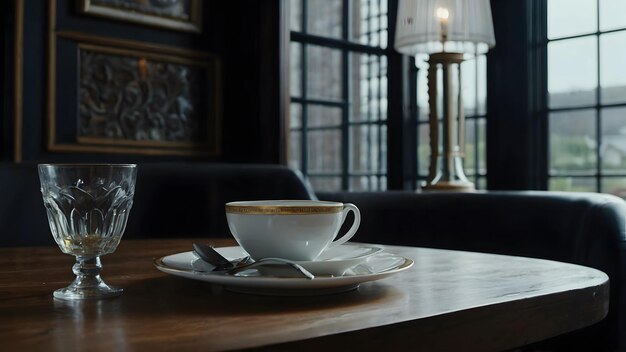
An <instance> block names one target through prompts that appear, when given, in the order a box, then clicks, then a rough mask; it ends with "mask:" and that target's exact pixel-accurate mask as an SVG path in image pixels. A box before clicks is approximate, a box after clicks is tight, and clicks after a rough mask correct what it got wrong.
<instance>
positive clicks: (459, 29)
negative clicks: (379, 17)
mask: <svg viewBox="0 0 626 352" xmlns="http://www.w3.org/2000/svg"><path fill="white" fill-rule="evenodd" d="M444 35H445V44H443V45H442V39H443V38H444ZM495 44H496V39H495V37H494V34H493V22H492V20H491V8H490V6H489V0H400V3H399V4H398V23H397V27H396V40H395V48H396V50H397V51H399V52H400V53H403V54H408V55H415V54H419V53H424V54H431V53H437V52H442V51H446V52H457V53H467V54H482V53H485V52H487V50H489V48H492V47H493V46H494V45H495Z"/></svg>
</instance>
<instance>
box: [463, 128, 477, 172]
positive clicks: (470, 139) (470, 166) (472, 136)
mask: <svg viewBox="0 0 626 352" xmlns="http://www.w3.org/2000/svg"><path fill="white" fill-rule="evenodd" d="M476 128H477V126H476V121H475V120H474V119H467V120H466V121H465V148H464V152H465V158H464V160H463V161H464V162H463V168H464V170H465V174H466V175H468V176H470V175H475V174H476V148H477V147H478V145H477V140H476Z"/></svg>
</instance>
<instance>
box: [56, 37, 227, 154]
mask: <svg viewBox="0 0 626 352" xmlns="http://www.w3.org/2000/svg"><path fill="white" fill-rule="evenodd" d="M57 54H60V55H63V57H66V58H67V57H68V55H69V57H73V58H74V59H71V60H56V58H57ZM219 66H220V60H219V59H218V57H216V56H215V55H212V54H209V53H205V52H200V51H194V50H188V49H181V48H176V47H169V46H163V45H158V44H153V43H143V42H135V41H130V40H121V39H116V38H108V37H100V36H92V35H87V34H82V33H76V32H63V31H60V32H57V33H56V35H55V36H54V39H53V45H51V52H50V60H49V71H48V124H47V129H48V132H47V135H48V150H49V151H53V152H78V153H117V154H144V155H181V156H185V155H186V156H217V155H219V154H220V145H221V143H220V142H221V130H220V127H221V104H220V101H221V83H220V68H219ZM104 72H106V74H105V73H104ZM61 74H62V75H63V77H64V78H63V79H62V80H60V79H57V76H60V75H61ZM103 74H104V76H106V77H104V76H103ZM73 82H76V83H73ZM118 95H119V96H118ZM102 97H105V98H102ZM180 114H183V115H180Z"/></svg>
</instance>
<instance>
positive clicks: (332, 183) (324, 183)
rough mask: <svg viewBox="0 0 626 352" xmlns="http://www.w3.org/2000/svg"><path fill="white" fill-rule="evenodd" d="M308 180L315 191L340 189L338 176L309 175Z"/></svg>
mask: <svg viewBox="0 0 626 352" xmlns="http://www.w3.org/2000/svg"><path fill="white" fill-rule="evenodd" d="M309 182H311V186H313V189H314V190H315V191H317V192H325V191H338V190H340V189H341V178H340V177H328V176H310V177H309Z"/></svg>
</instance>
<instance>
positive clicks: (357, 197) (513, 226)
mask: <svg viewBox="0 0 626 352" xmlns="http://www.w3.org/2000/svg"><path fill="white" fill-rule="evenodd" d="M0 185H1V186H0V194H1V197H0V246H5V247H6V246H32V245H52V244H54V242H53V240H52V238H51V235H50V230H49V229H48V224H47V220H46V214H45V209H44V207H43V204H42V201H41V195H40V193H39V180H38V176H37V169H36V165H33V164H2V165H0ZM315 198H319V199H324V200H336V201H343V202H351V203H354V204H356V205H357V206H358V207H359V208H360V209H361V213H362V224H361V227H360V229H359V231H358V232H357V235H356V236H355V237H354V239H353V241H359V242H375V243H383V244H400V245H410V246H425V247H435V248H446V249H458V250H469V251H480V252H490V253H498V254H508V255H519V256H528V257H536V258H544V259H551V260H558V261H563V262H570V263H576V264H581V265H585V266H589V267H593V268H597V269H599V270H602V271H604V272H605V273H607V274H608V275H609V277H610V280H611V282H610V285H611V301H610V307H609V313H608V316H607V317H606V318H605V319H604V320H603V321H602V322H600V323H598V324H596V325H594V326H591V327H589V328H585V329H583V330H580V331H576V332H573V333H570V334H567V335H564V336H561V337H558V338H555V339H552V340H549V341H544V342H542V343H540V344H537V345H533V346H529V347H528V349H540V350H544V349H545V350H551V349H555V350H593V351H599V350H605V351H609V350H617V349H626V301H625V300H626V263H625V261H626V247H625V239H626V202H624V201H623V200H622V199H620V198H617V197H613V196H609V195H601V194H591V193H557V192H476V193H414V192H384V193H372V192H368V193H348V192H338V193H317V194H315V193H313V192H312V190H311V189H310V187H308V185H307V183H306V182H304V181H303V180H302V178H301V177H300V175H299V174H298V173H296V172H294V171H293V170H291V169H289V168H286V167H283V166H275V165H241V164H239V165H235V164H204V163H203V164H198V163H194V164H190V163H178V164H166V163H161V164H140V165H139V170H138V176H137V187H136V193H135V202H134V206H133V209H132V211H131V214H130V220H129V222H128V226H127V228H126V232H125V235H124V239H132V238H156V237H209V236H211V237H229V236H230V234H229V232H228V227H227V225H226V218H225V215H224V203H226V202H228V201H233V200H250V199H315ZM416 343H418V342H416Z"/></svg>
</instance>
